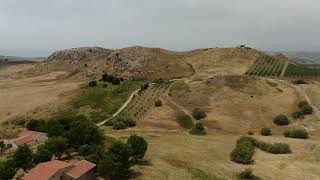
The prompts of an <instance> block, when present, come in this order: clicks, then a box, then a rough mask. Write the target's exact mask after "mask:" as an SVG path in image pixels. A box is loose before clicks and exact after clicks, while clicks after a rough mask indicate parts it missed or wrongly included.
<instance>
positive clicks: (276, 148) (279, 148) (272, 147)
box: [255, 141, 291, 154]
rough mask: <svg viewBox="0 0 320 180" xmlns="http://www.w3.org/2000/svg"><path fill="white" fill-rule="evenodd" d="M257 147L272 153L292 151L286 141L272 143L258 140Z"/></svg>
mask: <svg viewBox="0 0 320 180" xmlns="http://www.w3.org/2000/svg"><path fill="white" fill-rule="evenodd" d="M255 145H256V147H257V148H259V149H261V150H262V151H265V152H268V153H271V154H289V153H291V149H290V146H289V145H288V144H284V143H275V144H270V143H266V142H262V141H256V144H255Z"/></svg>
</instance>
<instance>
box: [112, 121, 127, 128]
mask: <svg viewBox="0 0 320 180" xmlns="http://www.w3.org/2000/svg"><path fill="white" fill-rule="evenodd" d="M126 127H127V126H126V124H125V123H123V122H121V121H116V122H115V123H114V125H113V129H116V130H120V129H125V128H126Z"/></svg>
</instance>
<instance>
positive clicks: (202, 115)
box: [192, 108, 207, 120]
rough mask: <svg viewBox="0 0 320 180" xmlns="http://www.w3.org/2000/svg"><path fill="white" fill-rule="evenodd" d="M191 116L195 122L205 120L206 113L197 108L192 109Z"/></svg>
mask: <svg viewBox="0 0 320 180" xmlns="http://www.w3.org/2000/svg"><path fill="white" fill-rule="evenodd" d="M192 116H193V117H194V118H195V119H196V120H200V119H203V118H206V117H207V115H206V113H205V112H204V111H203V110H201V109H199V108H194V109H193V111H192Z"/></svg>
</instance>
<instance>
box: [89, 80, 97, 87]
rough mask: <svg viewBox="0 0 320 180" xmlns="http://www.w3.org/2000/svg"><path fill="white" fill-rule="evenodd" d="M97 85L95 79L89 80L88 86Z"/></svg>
mask: <svg viewBox="0 0 320 180" xmlns="http://www.w3.org/2000/svg"><path fill="white" fill-rule="evenodd" d="M97 85H98V83H97V81H90V82H89V87H95V86H97Z"/></svg>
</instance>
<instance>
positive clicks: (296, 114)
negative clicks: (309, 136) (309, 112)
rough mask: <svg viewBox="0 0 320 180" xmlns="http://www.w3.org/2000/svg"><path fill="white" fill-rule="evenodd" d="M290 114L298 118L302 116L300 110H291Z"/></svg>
mask: <svg viewBox="0 0 320 180" xmlns="http://www.w3.org/2000/svg"><path fill="white" fill-rule="evenodd" d="M291 116H292V117H293V118H295V119H299V118H302V117H303V112H301V111H300V110H298V111H296V112H293V113H292V114H291Z"/></svg>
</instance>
